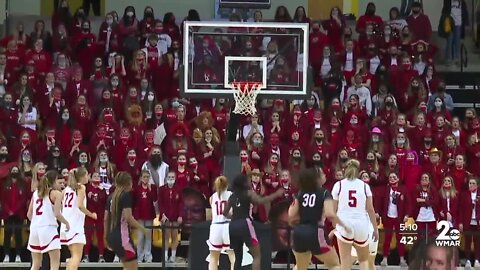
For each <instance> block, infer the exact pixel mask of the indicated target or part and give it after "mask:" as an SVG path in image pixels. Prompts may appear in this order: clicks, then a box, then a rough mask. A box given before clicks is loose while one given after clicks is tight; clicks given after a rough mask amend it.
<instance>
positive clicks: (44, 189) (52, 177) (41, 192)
mask: <svg viewBox="0 0 480 270" xmlns="http://www.w3.org/2000/svg"><path fill="white" fill-rule="evenodd" d="M57 177H58V172H57V171H54V170H51V171H48V172H47V173H46V174H45V177H42V178H40V182H39V183H38V189H37V191H38V197H40V198H45V197H46V196H48V193H49V191H50V189H51V188H52V187H53V185H54V183H55V181H56V180H57Z"/></svg>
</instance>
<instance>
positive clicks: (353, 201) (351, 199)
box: [348, 190, 357, 207]
mask: <svg viewBox="0 0 480 270" xmlns="http://www.w3.org/2000/svg"><path fill="white" fill-rule="evenodd" d="M355 195H357V191H356V190H349V191H348V206H350V207H357V198H356V196H355Z"/></svg>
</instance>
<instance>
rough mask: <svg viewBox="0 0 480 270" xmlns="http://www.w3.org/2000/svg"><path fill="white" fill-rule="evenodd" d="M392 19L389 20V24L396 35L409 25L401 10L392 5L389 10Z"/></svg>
mask: <svg viewBox="0 0 480 270" xmlns="http://www.w3.org/2000/svg"><path fill="white" fill-rule="evenodd" d="M389 17H390V20H389V21H388V22H387V24H388V25H390V27H391V28H392V31H394V32H395V35H397V36H398V34H399V33H400V31H401V30H402V29H403V28H404V27H405V26H407V25H408V23H407V21H406V20H405V19H404V18H402V17H401V16H400V10H398V8H397V7H392V8H391V9H390V12H389Z"/></svg>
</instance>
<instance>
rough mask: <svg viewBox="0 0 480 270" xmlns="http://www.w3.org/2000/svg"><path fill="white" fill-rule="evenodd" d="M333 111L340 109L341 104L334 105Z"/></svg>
mask: <svg viewBox="0 0 480 270" xmlns="http://www.w3.org/2000/svg"><path fill="white" fill-rule="evenodd" d="M331 107H332V110H334V111H336V110H339V109H340V104H332V106H331Z"/></svg>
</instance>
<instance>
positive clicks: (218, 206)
mask: <svg viewBox="0 0 480 270" xmlns="http://www.w3.org/2000/svg"><path fill="white" fill-rule="evenodd" d="M226 204H227V201H216V202H215V208H216V209H217V216H220V215H223V209H225V205H226Z"/></svg>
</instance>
